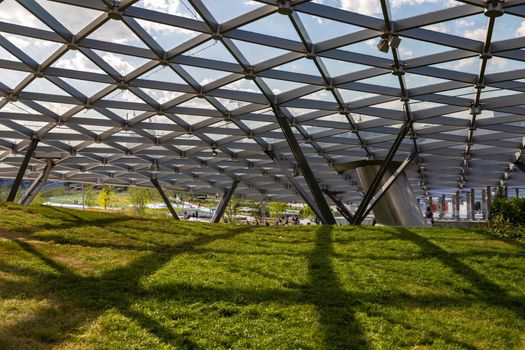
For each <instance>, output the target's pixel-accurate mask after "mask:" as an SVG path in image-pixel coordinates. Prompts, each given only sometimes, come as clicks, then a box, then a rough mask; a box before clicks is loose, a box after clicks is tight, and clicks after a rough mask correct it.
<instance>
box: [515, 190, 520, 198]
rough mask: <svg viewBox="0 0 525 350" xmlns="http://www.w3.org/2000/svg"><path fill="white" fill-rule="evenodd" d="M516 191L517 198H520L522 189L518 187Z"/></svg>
mask: <svg viewBox="0 0 525 350" xmlns="http://www.w3.org/2000/svg"><path fill="white" fill-rule="evenodd" d="M514 190H515V191H516V198H520V189H519V188H517V187H516V188H515V189H514Z"/></svg>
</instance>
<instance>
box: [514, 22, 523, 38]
mask: <svg viewBox="0 0 525 350" xmlns="http://www.w3.org/2000/svg"><path fill="white" fill-rule="evenodd" d="M516 36H525V21H523V22H521V25H520V27H519V28H518V30H516Z"/></svg>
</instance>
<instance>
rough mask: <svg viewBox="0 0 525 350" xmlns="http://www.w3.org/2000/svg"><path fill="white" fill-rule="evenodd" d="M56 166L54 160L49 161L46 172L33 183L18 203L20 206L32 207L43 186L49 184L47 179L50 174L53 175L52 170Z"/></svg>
mask: <svg viewBox="0 0 525 350" xmlns="http://www.w3.org/2000/svg"><path fill="white" fill-rule="evenodd" d="M54 166H55V164H54V163H53V160H52V159H47V164H46V167H45V168H44V170H43V171H42V172H41V173H40V175H38V177H37V178H36V179H35V181H33V183H32V184H31V186H29V188H28V189H27V190H26V192H25V193H24V195H23V196H22V198H20V200H19V201H18V204H23V205H30V204H31V202H32V201H33V199H35V197H36V195H37V194H38V192H40V190H41V189H42V186H44V184H45V183H46V182H47V179H48V178H49V174H51V170H52V169H53V167H54Z"/></svg>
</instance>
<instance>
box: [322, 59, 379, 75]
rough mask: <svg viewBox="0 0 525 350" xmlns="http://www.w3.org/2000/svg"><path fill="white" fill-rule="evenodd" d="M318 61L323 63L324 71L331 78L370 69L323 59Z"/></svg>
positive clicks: (360, 65)
mask: <svg viewBox="0 0 525 350" xmlns="http://www.w3.org/2000/svg"><path fill="white" fill-rule="evenodd" d="M320 60H321V61H322V62H323V63H324V65H325V67H326V69H327V70H328V73H330V76H332V77H338V76H340V75H344V74H349V73H355V72H360V71H363V70H365V69H370V68H371V67H369V66H365V65H362V64H357V63H350V62H341V61H338V60H333V59H331V58H325V57H321V58H320Z"/></svg>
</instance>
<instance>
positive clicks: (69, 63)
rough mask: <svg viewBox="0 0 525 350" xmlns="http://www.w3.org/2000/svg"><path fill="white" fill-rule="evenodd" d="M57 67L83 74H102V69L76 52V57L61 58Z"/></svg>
mask: <svg viewBox="0 0 525 350" xmlns="http://www.w3.org/2000/svg"><path fill="white" fill-rule="evenodd" d="M55 66H56V67H57V68H66V69H73V70H78V71H83V72H97V73H99V72H100V69H98V68H97V67H96V66H95V65H94V64H93V63H92V62H91V61H90V60H89V59H88V58H87V57H86V56H84V55H83V54H81V53H80V52H78V51H76V52H75V56H73V57H72V58H69V59H66V58H61V59H60V60H58V61H57V62H56V64H55Z"/></svg>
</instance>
